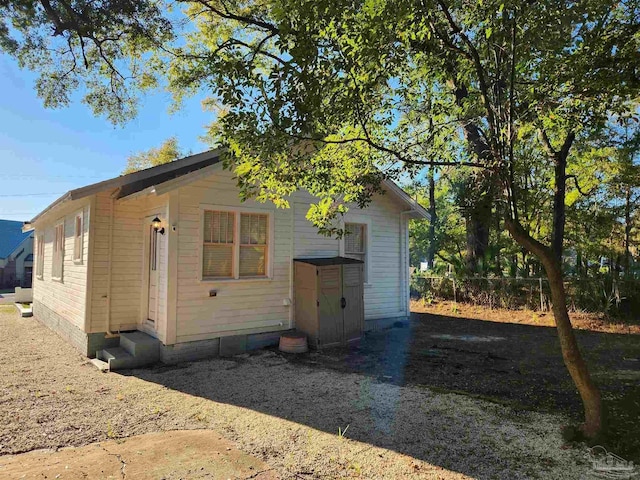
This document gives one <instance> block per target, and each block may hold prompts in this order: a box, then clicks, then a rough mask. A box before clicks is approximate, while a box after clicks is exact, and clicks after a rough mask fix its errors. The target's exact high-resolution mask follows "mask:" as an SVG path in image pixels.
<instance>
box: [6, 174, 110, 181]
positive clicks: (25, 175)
mask: <svg viewBox="0 0 640 480" xmlns="http://www.w3.org/2000/svg"><path fill="white" fill-rule="evenodd" d="M2 178H42V179H45V180H46V179H50V178H62V179H67V178H105V175H47V174H44V173H43V174H42V175H34V174H33V173H28V174H27V173H25V174H22V173H3V174H2V175H0V179H2Z"/></svg>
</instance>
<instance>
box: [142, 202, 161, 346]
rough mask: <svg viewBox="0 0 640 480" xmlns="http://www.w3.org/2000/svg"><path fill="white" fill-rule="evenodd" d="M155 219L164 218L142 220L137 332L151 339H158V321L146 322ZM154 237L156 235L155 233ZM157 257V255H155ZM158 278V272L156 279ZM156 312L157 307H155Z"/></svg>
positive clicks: (157, 297)
mask: <svg viewBox="0 0 640 480" xmlns="http://www.w3.org/2000/svg"><path fill="white" fill-rule="evenodd" d="M155 217H158V218H160V219H163V218H164V214H163V213H162V212H156V213H152V214H150V215H145V216H144V217H143V218H142V221H143V223H142V238H143V242H142V284H141V286H142V288H141V290H142V293H141V295H140V297H141V299H140V316H139V318H138V330H140V331H142V332H145V333H147V334H149V335H151V336H152V337H156V338H157V337H158V319H156V320H155V322H154V324H153V325H151V324H150V323H149V322H148V320H149V318H148V314H149V268H150V266H151V265H150V260H151V258H150V255H151V231H152V228H151V220H153V219H154V218H155ZM156 235H158V234H157V233H156ZM156 255H157V253H156ZM159 276H160V273H159V270H158V277H159ZM159 295H160V288H159V287H158V294H157V295H156V305H157V303H158V300H159ZM156 311H157V307H156Z"/></svg>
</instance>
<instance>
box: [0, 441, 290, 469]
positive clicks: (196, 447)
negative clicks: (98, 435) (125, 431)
mask: <svg viewBox="0 0 640 480" xmlns="http://www.w3.org/2000/svg"><path fill="white" fill-rule="evenodd" d="M0 476H1V477H2V478H33V479H38V480H46V479H50V478H52V479H65V480H86V479H101V478H105V479H115V478H127V477H128V478H133V479H135V480H158V479H160V478H161V479H164V480H178V479H182V478H190V479H199V480H200V479H202V480H204V479H206V480H237V479H245V478H252V479H255V480H278V478H277V476H276V474H275V472H274V471H273V469H272V468H270V467H269V466H268V465H266V464H265V463H264V462H261V461H260V460H258V459H256V458H254V457H252V456H251V455H247V454H246V453H242V452H241V451H240V450H238V449H237V448H235V447H234V446H233V444H232V443H231V442H229V441H228V440H225V439H223V438H222V437H220V435H218V434H217V433H216V432H213V431H211V430H183V431H173V432H159V433H147V434H146V435H137V436H134V437H129V438H126V439H118V440H107V441H104V442H99V443H91V444H89V445H86V446H84V447H67V448H61V449H59V450H57V451H53V450H36V451H33V452H28V453H21V454H18V455H5V456H3V457H0Z"/></svg>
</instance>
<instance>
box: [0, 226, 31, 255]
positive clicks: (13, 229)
mask: <svg viewBox="0 0 640 480" xmlns="http://www.w3.org/2000/svg"><path fill="white" fill-rule="evenodd" d="M22 225H23V224H22V222H16V221H14V220H0V258H1V259H4V258H7V257H9V255H11V254H12V253H13V252H14V251H15V249H16V248H18V246H20V244H21V243H22V242H23V241H24V240H25V239H26V238H28V237H29V235H31V234H30V233H29V232H26V233H23V232H22Z"/></svg>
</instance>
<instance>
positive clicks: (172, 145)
mask: <svg viewBox="0 0 640 480" xmlns="http://www.w3.org/2000/svg"><path fill="white" fill-rule="evenodd" d="M184 156H185V154H184V152H183V151H182V150H181V149H180V146H179V145H178V139H177V138H176V137H171V138H168V139H167V140H165V141H164V142H163V143H162V145H160V146H159V147H154V148H150V149H149V150H147V151H145V152H138V153H134V154H133V155H131V156H130V157H129V158H128V159H127V166H126V167H125V169H124V170H123V171H122V174H123V175H126V174H127V173H133V172H137V171H139V170H144V169H145V168H151V167H155V166H157V165H163V164H165V163H169V162H173V161H174V160H177V159H179V158H180V157H184Z"/></svg>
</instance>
